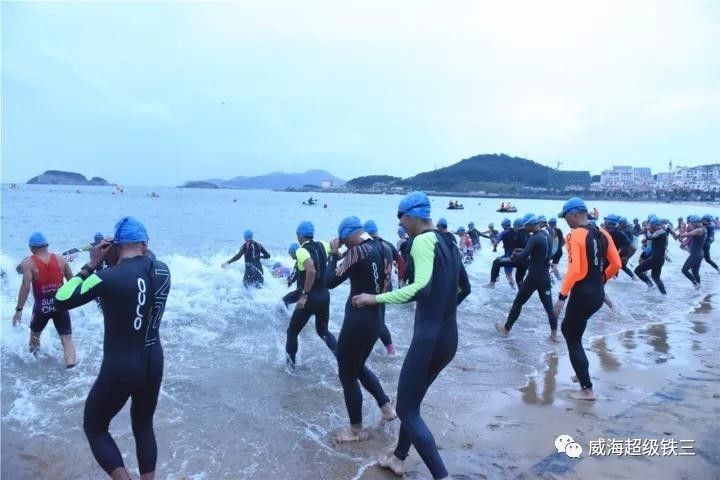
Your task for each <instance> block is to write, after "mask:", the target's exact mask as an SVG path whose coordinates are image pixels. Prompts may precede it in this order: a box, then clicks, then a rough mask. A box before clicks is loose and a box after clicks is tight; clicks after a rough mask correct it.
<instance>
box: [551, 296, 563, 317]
mask: <svg viewBox="0 0 720 480" xmlns="http://www.w3.org/2000/svg"><path fill="white" fill-rule="evenodd" d="M564 306H565V300H558V301H556V302H555V305H554V306H553V313H554V314H555V318H558V317H559V316H560V312H562V309H563V307H564Z"/></svg>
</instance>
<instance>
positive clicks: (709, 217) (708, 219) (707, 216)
mask: <svg viewBox="0 0 720 480" xmlns="http://www.w3.org/2000/svg"><path fill="white" fill-rule="evenodd" d="M702 220H703V222H712V221H713V217H712V215H710V214H709V213H706V214H705V215H703V216H702Z"/></svg>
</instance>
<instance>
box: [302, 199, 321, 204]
mask: <svg viewBox="0 0 720 480" xmlns="http://www.w3.org/2000/svg"><path fill="white" fill-rule="evenodd" d="M302 204H303V205H317V204H318V199H317V198H313V197H310V198H308V199H307V200H304V201H303V202H302Z"/></svg>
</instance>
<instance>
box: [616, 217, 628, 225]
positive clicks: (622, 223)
mask: <svg viewBox="0 0 720 480" xmlns="http://www.w3.org/2000/svg"><path fill="white" fill-rule="evenodd" d="M618 223H619V224H620V225H627V223H628V221H627V218H625V217H620V218H619V219H618Z"/></svg>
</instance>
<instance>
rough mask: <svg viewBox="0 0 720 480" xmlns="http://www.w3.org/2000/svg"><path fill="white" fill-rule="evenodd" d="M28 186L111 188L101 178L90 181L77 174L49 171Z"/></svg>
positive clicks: (31, 181) (32, 179)
mask: <svg viewBox="0 0 720 480" xmlns="http://www.w3.org/2000/svg"><path fill="white" fill-rule="evenodd" d="M27 183H28V185H93V186H101V187H109V186H110V183H108V181H107V180H105V179H104V178H100V177H93V178H91V179H90V180H88V179H87V178H85V175H81V174H79V173H75V172H63V171H60V170H48V171H46V172H45V173H43V174H41V175H38V176H37V177H33V178H31V179H30V180H28V181H27Z"/></svg>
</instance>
